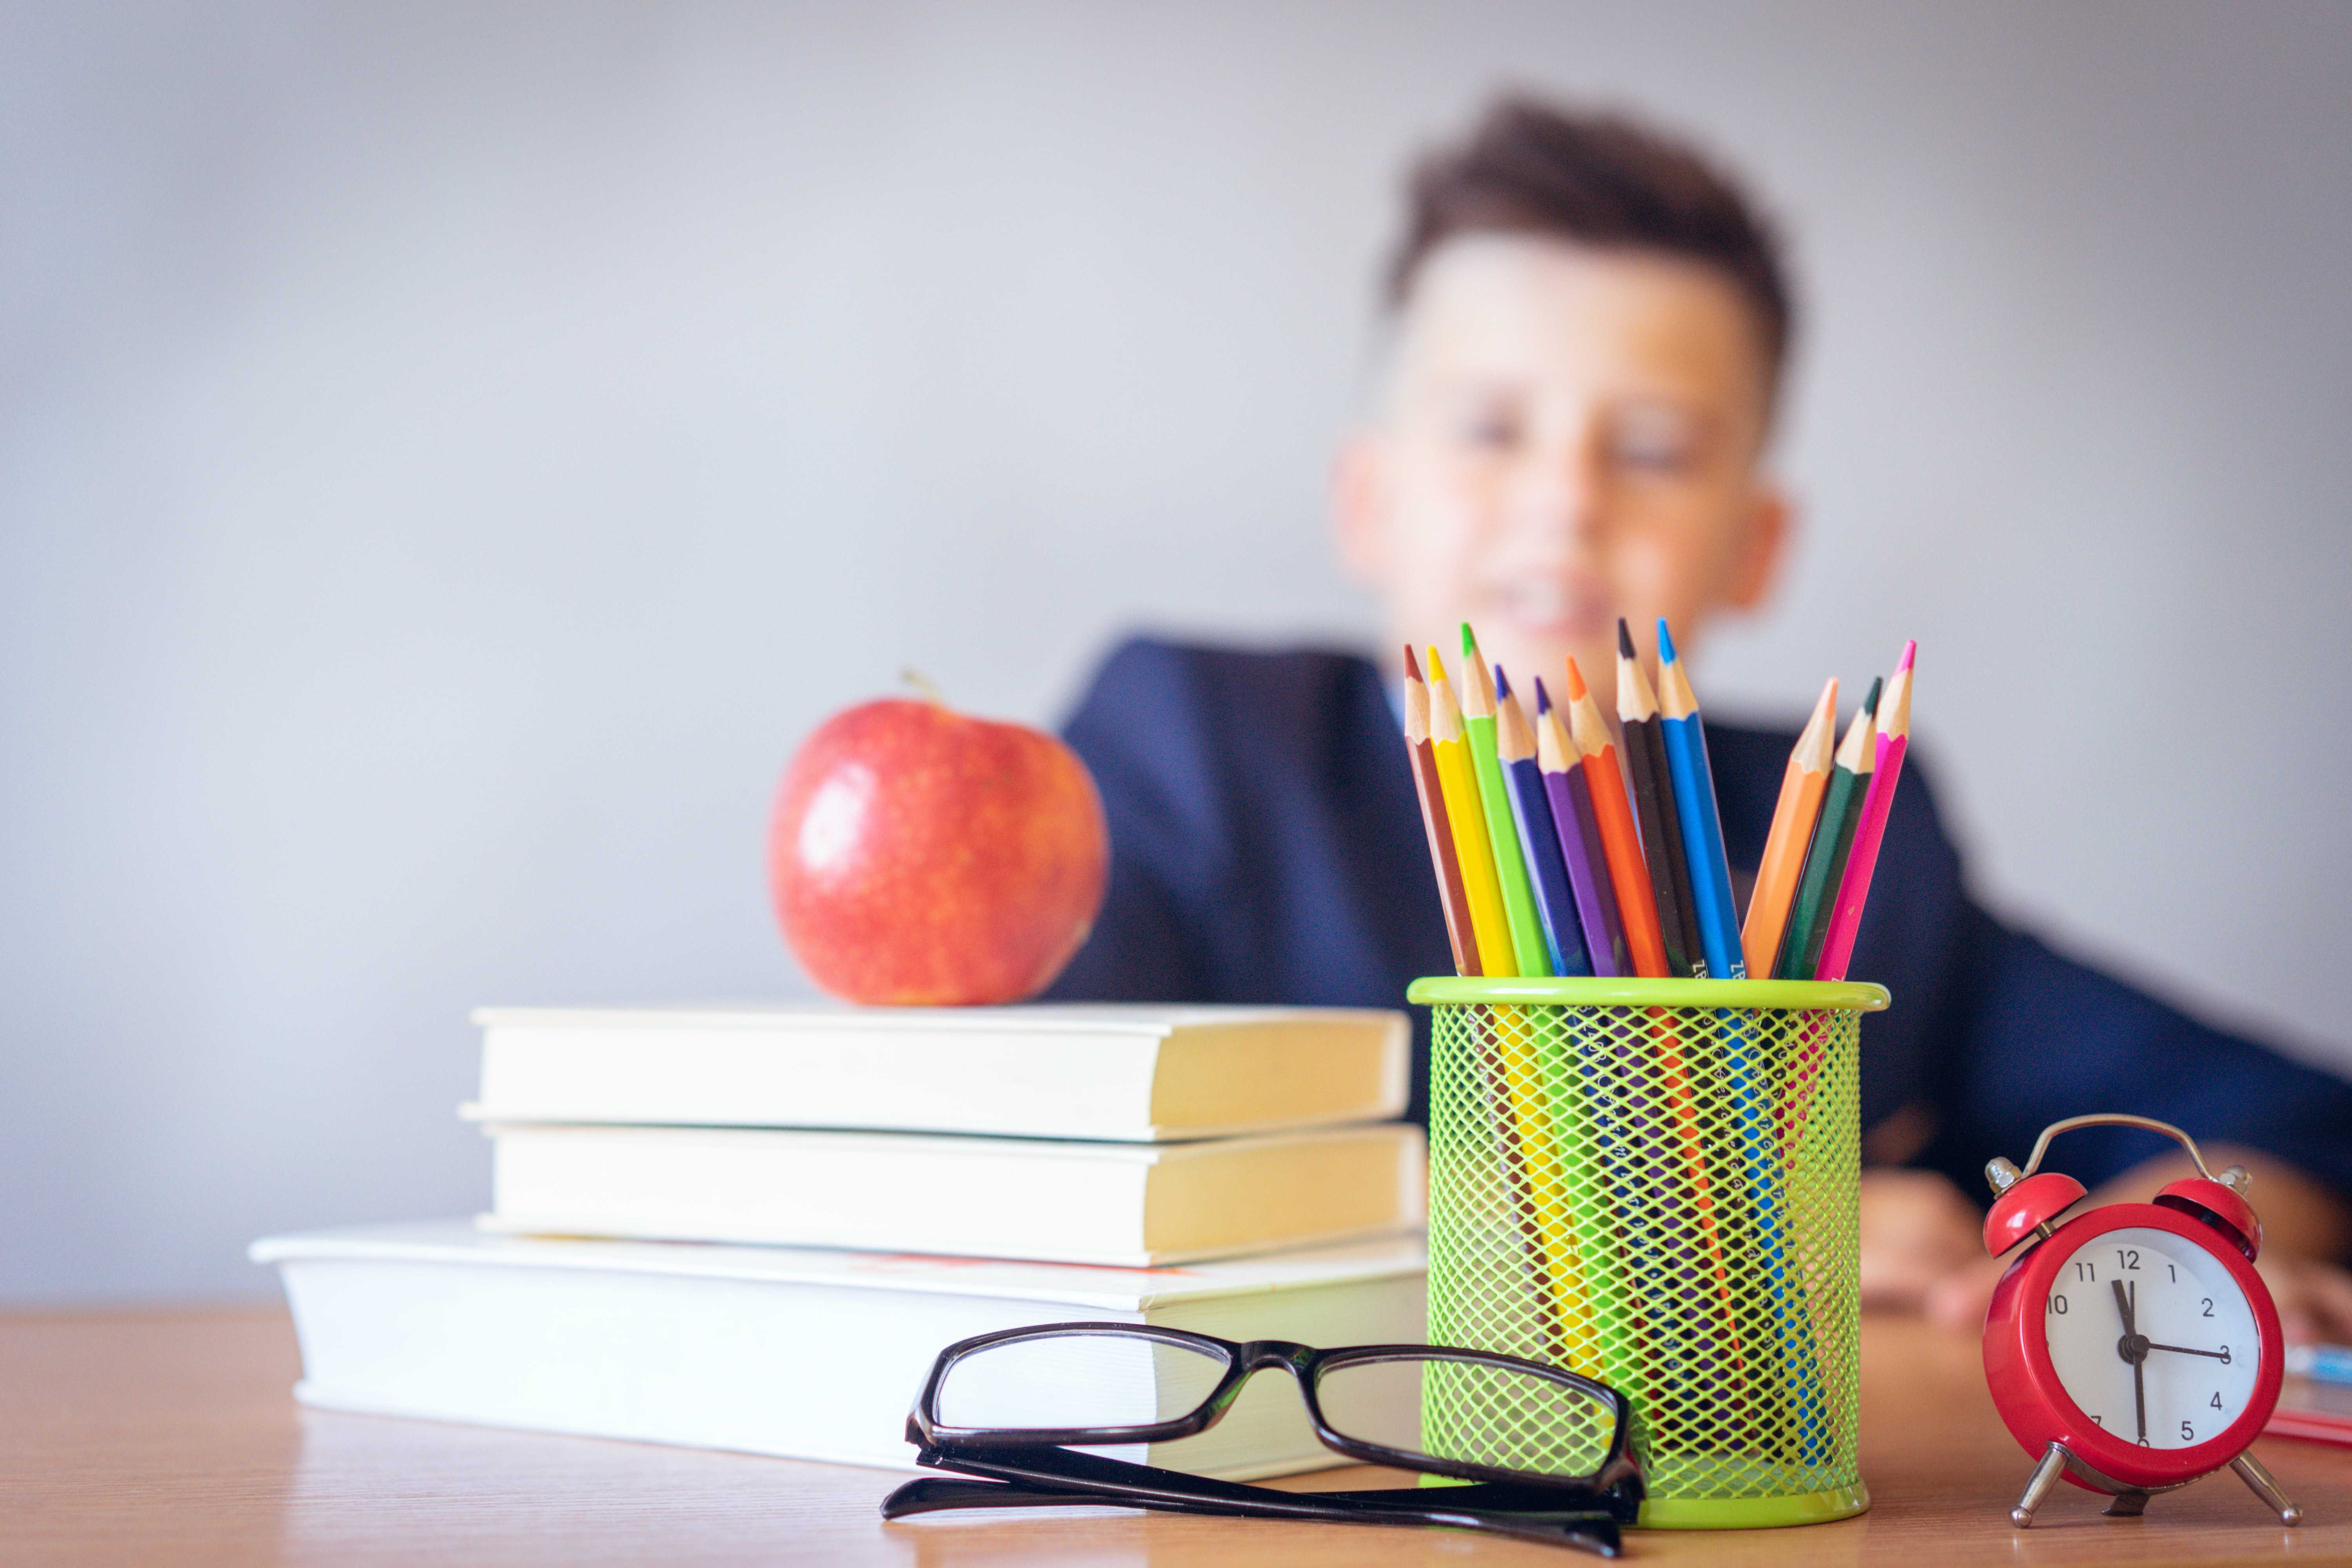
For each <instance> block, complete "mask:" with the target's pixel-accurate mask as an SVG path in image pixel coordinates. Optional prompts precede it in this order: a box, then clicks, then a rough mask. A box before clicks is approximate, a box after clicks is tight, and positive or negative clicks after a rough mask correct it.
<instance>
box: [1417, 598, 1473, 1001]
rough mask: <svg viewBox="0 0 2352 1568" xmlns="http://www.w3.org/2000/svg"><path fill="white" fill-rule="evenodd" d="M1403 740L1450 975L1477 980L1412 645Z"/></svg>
mask: <svg viewBox="0 0 2352 1568" xmlns="http://www.w3.org/2000/svg"><path fill="white" fill-rule="evenodd" d="M1404 739H1405V745H1406V747H1407V748H1408V749H1409V750H1410V751H1411V752H1412V787H1413V793H1414V794H1415V795H1419V796H1420V797H1421V827H1422V831H1423V833H1425V834H1427V835H1428V836H1429V863H1430V866H1431V868H1433V870H1435V871H1436V873H1437V900H1438V903H1439V904H1440V905H1441V906H1442V907H1443V908H1444V910H1445V936H1446V940H1447V941H1448V942H1452V943H1453V944H1454V973H1456V974H1477V973H1482V971H1481V970H1480V969H1479V967H1478V938H1477V934H1476V932H1475V931H1474V930H1473V929H1472V926H1471V921H1470V897H1469V894H1467V893H1466V892H1465V891H1464V890H1463V887H1462V862H1461V860H1460V858H1458V857H1457V856H1456V855H1455V854H1454V829H1453V827H1452V826H1450V825H1448V823H1447V822H1446V820H1445V790H1444V785H1443V784H1440V783H1439V781H1438V777H1437V747H1436V746H1435V744H1434V743H1433V742H1431V740H1430V738H1429V688H1428V687H1427V686H1425V685H1423V682H1422V679H1421V665H1420V663H1419V661H1417V660H1416V659H1415V658H1413V657H1412V645H1410V644H1407V645H1406V647H1405V650H1404Z"/></svg>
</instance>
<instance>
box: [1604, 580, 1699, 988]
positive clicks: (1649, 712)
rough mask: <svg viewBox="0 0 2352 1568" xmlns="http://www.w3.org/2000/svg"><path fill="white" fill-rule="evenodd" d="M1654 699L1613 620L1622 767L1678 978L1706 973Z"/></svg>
mask: <svg viewBox="0 0 2352 1568" xmlns="http://www.w3.org/2000/svg"><path fill="white" fill-rule="evenodd" d="M1661 722H1662V721H1660V719H1659V718H1658V700H1657V697H1656V696H1655V694H1654V693H1653V692H1652V691H1651V689H1650V682H1649V678H1648V677H1646V676H1644V675H1643V673H1642V665H1641V661H1640V660H1639V659H1637V658H1634V657H1633V634H1632V633H1631V632H1629V631H1627V630H1626V629H1625V622H1624V618H1623V617H1622V616H1620V617H1619V618H1618V622H1617V727H1618V728H1619V729H1621V730H1622V731H1624V732H1625V771H1626V772H1627V773H1630V774H1632V775H1633V805H1634V809H1635V810H1636V811H1637V812H1639V813H1640V819H1641V824H1642V851H1643V857H1644V858H1646V859H1647V861H1648V862H1649V868H1650V886H1651V888H1652V889H1653V890H1654V892H1655V893H1656V895H1657V900H1658V934H1659V940H1660V942H1663V943H1664V947H1665V950H1666V973H1668V974H1670V975H1673V976H1675V977H1676V978H1680V977H1682V976H1684V975H1699V976H1704V975H1705V974H1706V953H1705V952H1702V951H1701V949H1700V947H1699V942H1698V928H1697V927H1696V926H1695V925H1694V924H1692V923H1691V892H1690V863H1689V861H1688V860H1687V859H1685V858H1684V855H1683V834H1682V822H1681V819H1680V817H1679V816H1677V815H1676V813H1675V790H1674V784H1673V783H1672V781H1671V779H1670V776H1669V774H1668V773H1667V769H1666V751H1665V738H1664V735H1662V734H1661V733H1660V732H1659V725H1660V723H1661Z"/></svg>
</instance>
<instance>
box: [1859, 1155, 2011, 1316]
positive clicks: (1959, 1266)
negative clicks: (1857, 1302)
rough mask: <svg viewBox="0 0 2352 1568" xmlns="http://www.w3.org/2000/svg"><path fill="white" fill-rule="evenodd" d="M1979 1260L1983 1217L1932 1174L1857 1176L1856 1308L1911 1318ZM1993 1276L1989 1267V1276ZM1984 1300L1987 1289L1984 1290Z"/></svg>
mask: <svg viewBox="0 0 2352 1568" xmlns="http://www.w3.org/2000/svg"><path fill="white" fill-rule="evenodd" d="M1990 1261H1991V1259H1990V1258H1987V1257H1985V1255H1984V1216H1983V1215H1980V1214H1979V1213H1978V1212H1977V1209H1976V1205H1973V1204H1971V1203H1969V1200H1968V1199H1966V1198H1964V1197H1962V1196H1961V1195H1960V1190H1959V1189H1958V1187H1956V1186H1954V1185H1952V1184H1951V1182H1950V1181H1949V1180H1948V1179H1947V1178H1945V1177H1943V1176H1941V1175H1938V1174H1937V1173H1935V1172H1933V1171H1906V1170H1899V1169H1895V1168H1891V1167H1890V1168H1880V1169H1874V1170H1866V1171H1864V1172H1863V1173H1862V1304H1863V1307H1864V1309H1865V1310H1885V1311H1897V1312H1916V1311H1921V1310H1925V1309H1926V1307H1927V1300H1928V1296H1929V1293H1930V1292H1931V1291H1933V1290H1935V1289H1937V1286H1938V1285H1940V1284H1942V1283H1943V1282H1944V1281H1946V1280H1948V1279H1951V1278H1953V1277H1954V1276H1955V1275H1957V1274H1960V1273H1963V1272H1965V1271H1966V1270H1967V1269H1968V1268H1969V1266H1970V1265H1972V1264H1978V1263H1989V1262H1990ZM1993 1278H1994V1279H1999V1278H2000V1270H1998V1269H1995V1270H1994V1272H1993ZM1985 1291H1986V1295H1987V1297H1988V1299H1990V1295H1991V1291H1992V1287H1991V1285H1990V1283H1988V1284H1987V1285H1986V1287H1985Z"/></svg>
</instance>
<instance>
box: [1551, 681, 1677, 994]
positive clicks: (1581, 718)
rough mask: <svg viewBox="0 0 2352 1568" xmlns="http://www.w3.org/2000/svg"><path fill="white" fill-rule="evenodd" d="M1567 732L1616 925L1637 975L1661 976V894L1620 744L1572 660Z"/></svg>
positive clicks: (1663, 962) (1663, 959)
mask: <svg viewBox="0 0 2352 1568" xmlns="http://www.w3.org/2000/svg"><path fill="white" fill-rule="evenodd" d="M1536 690H1537V692H1538V698H1540V695H1541V693H1542V690H1543V682H1541V681H1538V682H1536ZM1568 733H1569V738H1570V740H1572V741H1574V742H1576V749H1577V751H1578V752H1580V754H1581V756H1582V758H1583V764H1582V765H1583V768H1584V782H1585V783H1586V784H1588V785H1589V786H1591V791H1592V815H1593V816H1594V817H1595V818H1596V819H1598V821H1599V822H1600V824H1601V848H1602V850H1603V852H1604V853H1605V854H1606V855H1607V857H1608V859H1609V885H1610V886H1611V887H1612V888H1613V889H1616V893H1617V921H1618V924H1619V925H1621V926H1622V927H1623V928H1624V931H1625V950H1626V954H1627V956H1628V957H1630V958H1631V959H1632V960H1633V973H1636V974H1639V975H1641V976H1643V978H1644V979H1649V980H1656V979H1660V978H1663V977H1664V975H1666V974H1667V973H1670V971H1668V969H1667V968H1666V949H1665V943H1664V941H1663V940H1662V939H1661V937H1660V935H1659V930H1658V900H1657V895H1656V894H1655V893H1654V892H1653V891H1652V890H1651V888H1650V870H1649V867H1648V866H1647V865H1646V864H1645V863H1644V862H1643V859H1642V839H1641V836H1640V833H1639V831H1638V830H1637V829H1636V828H1635V827H1634V826H1633V805H1632V803H1631V802H1629V801H1628V800H1627V799H1626V798H1625V775H1624V773H1623V772H1622V770H1621V769H1620V768H1619V767H1618V765H1617V742H1616V740H1615V738H1614V737H1612V735H1611V734H1610V733H1609V725H1608V722H1607V721H1605V720H1603V719H1602V718H1601V705H1600V704H1599V703H1597V702H1595V701H1593V700H1592V693H1591V690H1590V689H1587V688H1586V686H1585V684H1584V672H1583V671H1581V670H1580V669H1578V668H1576V660H1575V659H1574V658H1570V659H1569V661H1568Z"/></svg>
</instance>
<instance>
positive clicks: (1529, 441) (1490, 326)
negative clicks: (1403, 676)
mask: <svg viewBox="0 0 2352 1568" xmlns="http://www.w3.org/2000/svg"><path fill="white" fill-rule="evenodd" d="M1756 336H1757V333H1756V327H1755V324H1754V322H1753V320H1752V318H1751V316H1750V314H1749V311H1748V307H1747V305H1746V304H1745V303H1744V302H1743V301H1742V300H1741V298H1740V296H1739V295H1738V292H1737V290H1736V289H1734V287H1733V286H1732V284H1731V283H1730V282H1729V281H1728V280H1727V279H1724V278H1723V277H1721V276H1720V275H1718V274H1717V273H1715V272H1713V271H1711V270H1709V269H1707V268H1705V267H1702V266H1700V265H1698V264H1696V263H1692V262H1686V261H1682V260H1678V259H1674V258H1665V257H1662V256H1658V255H1654V254H1649V253H1644V252H1638V251H1599V250H1591V249H1586V248H1583V247H1578V246H1573V245H1570V244H1567V243H1564V242H1561V241H1559V240H1552V239H1542V238H1527V237H1516V236H1487V235H1479V236H1471V237H1464V238H1461V239H1456V240H1452V241H1449V242H1448V243H1446V244H1445V245H1444V246H1442V247H1439V249H1438V250H1437V251H1436V252H1434V253H1433V255H1432V256H1431V257H1430V258H1429V260H1428V262H1427V263H1426V265H1425V266H1424V267H1423V269H1422V272H1421V275H1420V278H1419V279H1418V280H1417V281H1416V283H1415V285H1414V287H1413V290H1412V297H1411V299H1410V300H1407V301H1406V304H1405V308H1404V310H1403V312H1402V320H1401V321H1400V322H1399V335H1398V342H1397V345H1396V349H1395V359H1394V363H1392V365H1391V368H1390V372H1389V382H1388V385H1387V388H1386V393H1385V396H1384V399H1383V402H1382V405H1381V409H1380V411H1379V414H1378V416H1376V418H1375V419H1374V421H1373V422H1372V423H1371V424H1370V426H1369V427H1367V428H1365V429H1364V430H1361V431H1360V432H1359V433H1357V434H1356V435H1355V436H1354V437H1351V438H1350V439H1349V442H1348V444H1347V446H1346V447H1344V448H1343V450H1342V452H1341V454H1340V458H1339V470H1338V475H1337V481H1336V484H1335V487H1334V496H1333V511H1334V516H1335V520H1336V522H1337V526H1338V531H1339V543H1340V549H1341V552H1342V554H1343V555H1344V556H1345V558H1346V560H1347V563H1348V565H1349V568H1350V569H1351V571H1353V572H1354V574H1356V575H1357V576H1358V577H1360V579H1362V580H1363V581H1364V582H1366V583H1367V584H1370V586H1371V587H1373V588H1374V589H1375V590H1376V591H1378V592H1379V593H1380V594H1381V596H1382V597H1383V598H1384V599H1385V600H1386V602H1387V607H1388V616H1389V623H1390V631H1391V637H1392V638H1393V639H1394V640H1396V641H1399V642H1402V641H1405V640H1411V641H1412V642H1414V643H1416V644H1419V643H1424V642H1434V643H1435V644H1437V646H1438V647H1439V648H1440V649H1441V650H1442V651H1444V654H1445V655H1446V658H1447V659H1448V660H1449V663H1450V661H1451V659H1452V658H1453V655H1454V650H1455V649H1456V648H1457V647H1460V646H1461V643H1460V634H1459V632H1458V630H1457V624H1458V623H1459V622H1462V621H1465V620H1466V621H1468V622H1470V623H1471V625H1472V626H1474V627H1475V629H1476V630H1477V633H1478V641H1479V647H1480V648H1481V649H1482V651H1484V652H1485V654H1486V657H1487V658H1488V659H1489V660H1490V661H1493V662H1496V663H1499V664H1501V665H1503V666H1504V667H1505V668H1507V669H1508V670H1509V671H1510V674H1511V678H1512V681H1513V683H1514V685H1515V686H1517V688H1519V689H1521V690H1523V691H1525V692H1526V693H1527V699H1526V700H1528V702H1529V703H1530V704H1532V703H1533V701H1534V685H1533V678H1534V677H1536V676H1541V677H1542V678H1543V679H1544V682H1545V684H1546V685H1547V686H1549V687H1550V688H1551V689H1552V693H1553V696H1554V698H1555V700H1561V691H1562V688H1563V687H1564V685H1565V682H1566V673H1565V670H1564V668H1563V665H1562V658H1563V656H1565V655H1569V654H1573V655H1575V657H1576V661H1577V665H1578V667H1579V668H1580V669H1581V670H1582V671H1583V673H1584V678H1585V679H1586V680H1587V681H1588V682H1589V683H1590V684H1591V686H1592V688H1593V692H1594V695H1595V696H1596V697H1597V698H1598V699H1599V700H1600V701H1601V710H1602V711H1603V712H1604V713H1608V714H1610V715H1611V716H1612V717H1613V716H1614V713H1615V709H1614V700H1615V699H1614V693H1615V690H1616V624H1617V617H1618V616H1621V615H1622V616H1625V617H1626V618H1627V620H1628V621H1629V622H1631V623H1632V626H1633V632H1634V637H1635V638H1636V642H1637V646H1638V647H1640V648H1641V649H1642V651H1643V654H1644V656H1645V657H1646V656H1648V655H1650V654H1652V653H1654V651H1655V650H1654V637H1655V626H1656V617H1658V616H1666V617H1667V618H1668V619H1669V621H1670V622H1671V623H1672V625H1673V626H1674V630H1675V643H1676V645H1677V646H1678V647H1679V646H1684V645H1685V644H1686V643H1696V641H1697V640H1698V637H1699V634H1700V631H1701V629H1702V628H1703V627H1704V626H1706V623H1707V622H1708V621H1709V620H1711V619H1712V618H1713V617H1714V616H1716V615H1717V614H1718V613H1719V612H1721V611H1724V610H1727V609H1742V608H1746V607H1748V606H1750V605H1754V604H1756V603H1757V602H1758V601H1759V599H1761V598H1762V597H1763V595H1764V593H1765V591H1766V590H1767V588H1768V587H1769V585H1770V581H1771V576H1772V570H1773V567H1774V565H1775V563H1776V562H1777V561H1778V559H1779V557H1780V544H1781V541H1782V538H1783V535H1784V532H1785V526H1786V516H1787V508H1786V506H1785V504H1784V502H1783V501H1782V500H1781V498H1780V494H1779V492H1778V491H1777V490H1776V489H1774V488H1773V487H1772V486H1771V485H1770V484H1769V482H1768V481H1767V480H1766V479H1764V478H1763V476H1762V474H1761V472H1760V471H1759V464H1760V462H1761V459H1762V456H1763V450H1764V440H1765V435H1766V426H1767V421H1768V416H1769V408H1768V401H1769V400H1768V396H1767V392H1766V379H1765V370H1764V366H1763V361H1762V355H1761V352H1760V350H1759V347H1758V345H1757V341H1756Z"/></svg>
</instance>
